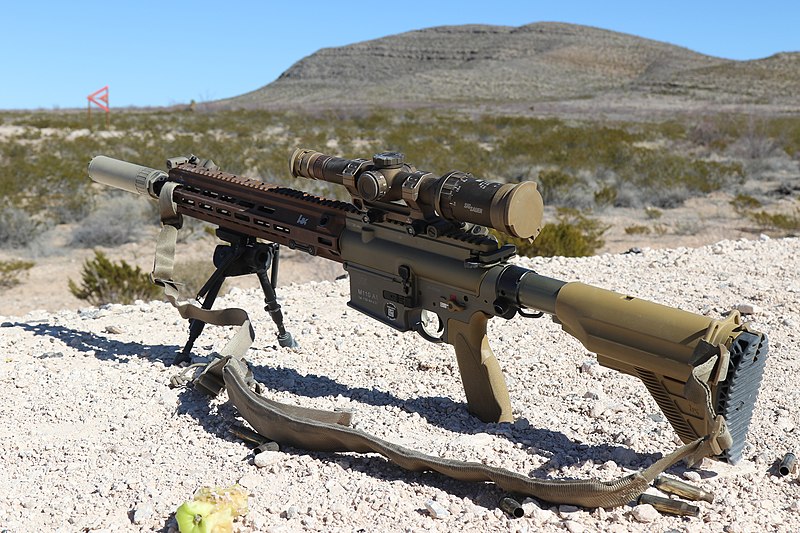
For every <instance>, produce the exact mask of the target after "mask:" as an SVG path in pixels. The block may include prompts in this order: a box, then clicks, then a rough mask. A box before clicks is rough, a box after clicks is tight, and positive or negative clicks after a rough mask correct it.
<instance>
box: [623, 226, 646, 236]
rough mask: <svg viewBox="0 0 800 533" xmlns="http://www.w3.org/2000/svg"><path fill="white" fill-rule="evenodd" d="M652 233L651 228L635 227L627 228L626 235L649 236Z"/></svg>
mask: <svg viewBox="0 0 800 533" xmlns="http://www.w3.org/2000/svg"><path fill="white" fill-rule="evenodd" d="M648 233H650V228H648V227H647V226H639V225H633V226H628V227H626V228H625V234H626V235H647V234H648Z"/></svg>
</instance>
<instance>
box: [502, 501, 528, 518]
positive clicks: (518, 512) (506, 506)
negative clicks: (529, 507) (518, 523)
mask: <svg viewBox="0 0 800 533" xmlns="http://www.w3.org/2000/svg"><path fill="white" fill-rule="evenodd" d="M500 509H501V510H502V511H503V512H505V513H506V514H507V515H508V516H510V517H512V518H522V517H523V516H525V509H523V508H522V504H521V503H519V502H518V501H517V500H515V499H514V498H503V499H502V500H500Z"/></svg>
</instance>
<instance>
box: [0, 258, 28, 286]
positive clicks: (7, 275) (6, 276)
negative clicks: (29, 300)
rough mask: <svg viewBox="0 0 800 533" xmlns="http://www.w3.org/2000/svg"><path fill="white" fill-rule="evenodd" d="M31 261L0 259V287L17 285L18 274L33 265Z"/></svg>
mask: <svg viewBox="0 0 800 533" xmlns="http://www.w3.org/2000/svg"><path fill="white" fill-rule="evenodd" d="M33 265H34V263H33V262H32V261H22V260H12V261H0V287H2V288H4V289H9V288H11V287H14V286H16V285H19V283H20V281H19V276H20V275H21V274H23V273H26V272H27V271H28V270H30V269H31V268H32V267H33Z"/></svg>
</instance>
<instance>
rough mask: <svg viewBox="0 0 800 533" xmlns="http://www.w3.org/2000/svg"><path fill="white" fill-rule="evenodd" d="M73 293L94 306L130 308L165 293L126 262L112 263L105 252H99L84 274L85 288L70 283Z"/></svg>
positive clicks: (91, 260)
mask: <svg viewBox="0 0 800 533" xmlns="http://www.w3.org/2000/svg"><path fill="white" fill-rule="evenodd" d="M69 290H70V292H71V293H72V294H73V295H75V297H76V298H79V299H81V300H86V301H87V302H89V303H90V304H92V305H103V304H107V303H120V304H130V303H133V302H134V301H135V300H153V299H155V298H158V296H159V294H160V292H161V290H160V289H159V287H157V286H155V285H153V284H152V283H150V278H149V276H148V275H147V274H145V273H143V272H142V269H140V268H139V267H133V266H131V265H129V264H128V263H127V262H125V261H120V262H119V263H115V262H112V261H111V260H109V259H108V257H106V255H105V254H104V253H103V252H100V251H95V252H94V259H87V260H86V261H84V263H83V269H82V270H81V284H80V286H78V284H77V283H75V282H74V281H72V280H71V279H70V280H69Z"/></svg>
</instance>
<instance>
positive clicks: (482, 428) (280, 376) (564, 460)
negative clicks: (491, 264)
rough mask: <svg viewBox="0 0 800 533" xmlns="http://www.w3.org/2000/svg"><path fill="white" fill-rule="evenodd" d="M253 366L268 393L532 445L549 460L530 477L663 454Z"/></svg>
mask: <svg viewBox="0 0 800 533" xmlns="http://www.w3.org/2000/svg"><path fill="white" fill-rule="evenodd" d="M252 370H253V375H254V377H255V378H256V380H257V381H258V382H260V383H261V384H263V385H264V386H265V387H266V389H267V391H270V390H272V391H285V392H291V393H293V394H297V395H300V396H306V397H309V398H318V397H323V396H334V397H335V396H339V395H341V396H344V397H347V398H351V399H352V400H355V401H358V402H362V403H365V404H368V405H374V406H392V407H397V408H399V409H402V410H404V411H407V412H410V413H416V414H418V415H419V416H420V417H422V418H424V419H425V420H426V421H427V422H428V423H430V424H433V425H436V426H439V427H441V428H443V429H446V430H448V431H453V432H455V433H461V434H466V435H471V434H476V433H489V434H492V435H497V436H500V437H503V438H506V439H508V440H509V441H511V442H514V443H520V444H521V445H523V446H525V447H527V448H528V450H529V453H531V454H537V455H540V456H542V457H546V458H547V461H546V462H545V463H544V464H542V465H541V466H539V467H538V468H536V469H534V470H532V471H531V472H530V473H529V475H531V476H532V477H544V476H547V475H548V474H552V471H553V470H557V469H559V468H561V467H565V466H572V465H576V464H582V463H584V462H586V461H587V460H592V461H593V462H595V463H604V462H606V461H614V462H615V463H617V465H619V466H621V467H624V468H629V469H637V468H641V467H643V466H648V465H650V464H651V463H652V462H655V461H657V460H658V459H661V457H663V455H662V454H661V453H656V454H638V453H636V452H634V451H633V450H631V449H630V448H627V447H624V446H616V445H605V444H604V445H589V444H584V443H581V442H576V441H574V440H571V439H570V438H569V437H567V436H566V435H565V434H564V433H562V432H560V431H554V430H550V429H546V428H537V427H532V426H530V425H527V424H511V423H500V424H493V423H490V424H487V423H484V422H481V421H480V420H478V419H477V418H475V417H474V416H472V415H470V414H469V413H468V412H467V404H466V402H456V401H453V400H452V399H451V398H446V397H442V396H419V397H417V398H412V399H407V400H406V399H401V398H398V397H396V396H394V395H392V394H390V393H388V392H385V391H380V390H376V389H367V388H364V387H356V388H354V387H349V386H347V385H343V384H341V383H339V382H337V381H335V380H333V379H331V378H329V377H327V376H318V375H315V374H309V375H305V376H304V375H301V374H299V373H298V372H297V371H296V370H294V369H292V368H284V367H266V366H254V367H253V368H252ZM453 379H458V377H457V376H456V377H454V378H453ZM356 416H358V413H357V412H356ZM526 426H527V427H526Z"/></svg>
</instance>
